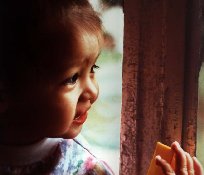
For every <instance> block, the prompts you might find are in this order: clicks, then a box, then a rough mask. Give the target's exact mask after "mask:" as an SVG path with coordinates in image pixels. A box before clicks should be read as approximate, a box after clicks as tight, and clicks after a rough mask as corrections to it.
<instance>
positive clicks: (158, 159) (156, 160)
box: [155, 155, 161, 165]
mask: <svg viewBox="0 0 204 175" xmlns="http://www.w3.org/2000/svg"><path fill="white" fill-rule="evenodd" d="M160 160H161V156H160V155H157V156H156V157H155V163H156V165H159V161H160Z"/></svg>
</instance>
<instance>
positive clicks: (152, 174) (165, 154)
mask: <svg viewBox="0 0 204 175" xmlns="http://www.w3.org/2000/svg"><path fill="white" fill-rule="evenodd" d="M157 155H160V156H161V157H162V159H164V160H166V161H167V162H168V163H169V164H170V165H172V166H173V167H174V162H175V160H174V152H173V150H171V148H170V147H169V146H167V145H164V144H162V143H160V142H157V145H156V149H155V151H154V155H153V158H152V160H151V163H150V166H149V169H148V172H147V175H163V172H162V169H161V167H159V166H158V165H156V160H155V157H156V156H157Z"/></svg>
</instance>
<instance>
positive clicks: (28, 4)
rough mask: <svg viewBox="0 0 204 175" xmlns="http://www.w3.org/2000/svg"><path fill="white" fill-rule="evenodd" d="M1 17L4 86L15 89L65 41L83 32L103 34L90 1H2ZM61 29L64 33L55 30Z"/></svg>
mask: <svg viewBox="0 0 204 175" xmlns="http://www.w3.org/2000/svg"><path fill="white" fill-rule="evenodd" d="M0 13H1V26H0V31H1V37H0V41H1V44H0V53H1V55H0V82H3V83H4V84H6V85H7V87H12V88H13V87H16V86H17V84H20V83H21V80H22V79H23V78H24V77H25V76H26V74H27V73H28V72H29V71H32V70H33V68H35V67H38V66H39V65H40V64H41V63H42V62H43V61H42V60H43V57H44V56H45V55H46V54H47V53H48V52H52V51H53V52H54V50H55V49H54V47H56V46H57V44H60V42H61V41H62V40H65V39H66V40H67V42H71V41H69V40H71V39H72V37H74V35H77V33H76V32H80V31H83V30H85V31H88V32H91V33H92V32H95V33H97V32H98V33H100V32H101V31H102V29H101V21H100V19H99V17H98V15H97V14H96V12H94V10H93V9H92V7H91V5H90V4H89V2H88V1H87V0H8V1H1V2H0ZM58 25H60V26H62V27H61V29H62V30H63V31H57V30H55V27H57V26H58ZM50 28H52V30H51V29H50ZM63 32H64V33H63ZM65 33H67V37H64V36H63V34H65ZM55 34H57V35H55ZM58 48H60V46H58ZM51 54H52V53H51ZM55 54H56V53H55Z"/></svg>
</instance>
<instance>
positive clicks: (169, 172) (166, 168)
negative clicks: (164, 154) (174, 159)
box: [155, 156, 175, 175]
mask: <svg viewBox="0 0 204 175" xmlns="http://www.w3.org/2000/svg"><path fill="white" fill-rule="evenodd" d="M155 158H156V164H157V165H158V166H160V167H161V169H162V171H163V173H164V174H165V175H175V172H174V170H173V169H172V167H171V165H170V164H169V163H168V162H167V161H166V160H164V159H162V158H161V156H156V157H155Z"/></svg>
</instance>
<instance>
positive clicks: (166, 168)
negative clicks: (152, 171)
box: [156, 142, 204, 175]
mask: <svg viewBox="0 0 204 175" xmlns="http://www.w3.org/2000/svg"><path fill="white" fill-rule="evenodd" d="M171 148H172V150H174V153H175V155H176V169H175V172H174V170H173V168H172V167H171V165H170V164H169V163H168V162H167V161H166V160H164V159H162V158H161V157H160V156H156V163H157V165H158V166H160V167H161V168H162V170H163V173H164V174H165V175H204V171H203V167H202V165H201V164H200V162H199V161H198V159H197V158H196V157H193V158H192V157H191V156H190V154H189V153H187V152H185V151H184V150H183V149H182V148H181V147H180V145H179V143H178V142H174V143H172V145H171Z"/></svg>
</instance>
